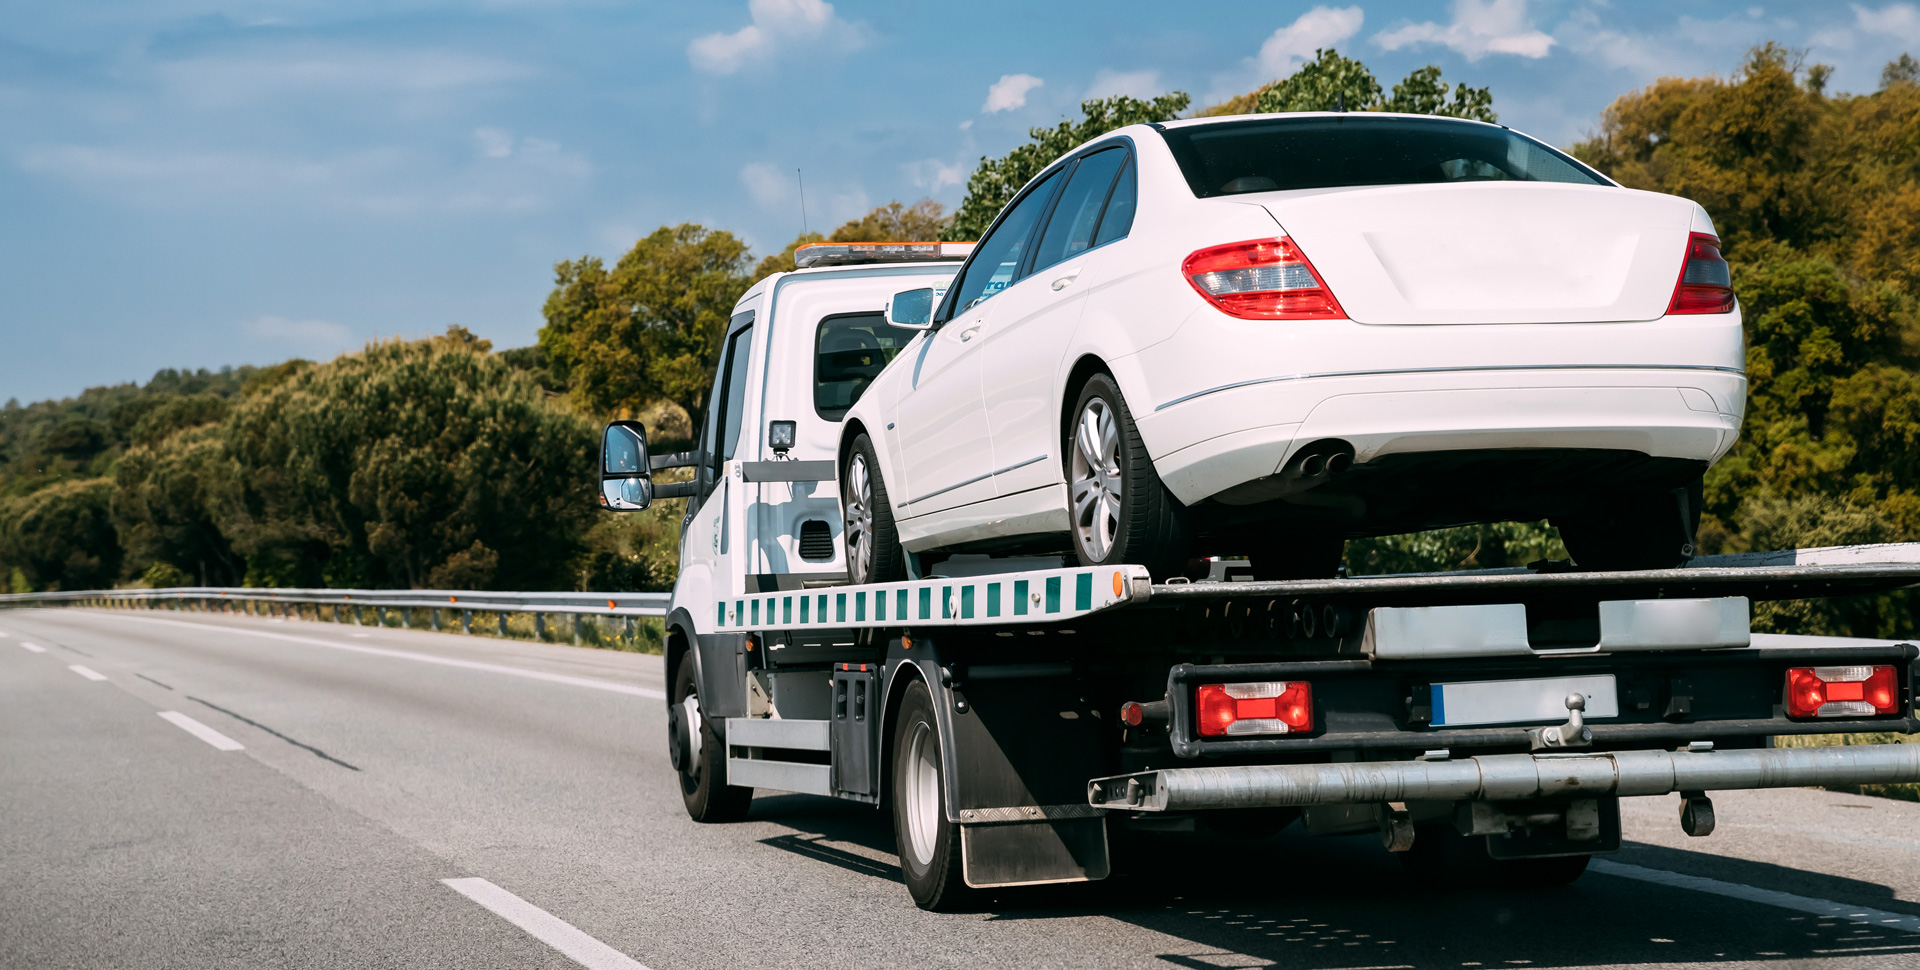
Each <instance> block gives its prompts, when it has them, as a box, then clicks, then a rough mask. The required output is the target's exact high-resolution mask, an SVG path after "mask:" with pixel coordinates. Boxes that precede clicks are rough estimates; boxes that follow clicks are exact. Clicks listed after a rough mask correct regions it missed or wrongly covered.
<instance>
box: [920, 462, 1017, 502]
mask: <svg viewBox="0 0 1920 970" xmlns="http://www.w3.org/2000/svg"><path fill="white" fill-rule="evenodd" d="M1046 460H1047V456H1046V455H1039V456H1037V457H1034V458H1029V459H1027V460H1026V461H1022V462H1015V463H1013V464H1011V465H1008V466H1007V467H1005V468H1002V469H1000V470H999V471H991V472H988V473H986V474H985V475H975V476H974V477H972V478H969V479H967V480H966V481H964V482H961V483H959V484H957V485H948V486H947V487H946V488H943V489H940V490H939V491H935V492H928V493H927V494H925V495H922V496H920V497H919V498H916V499H909V500H907V504H908V505H917V504H919V503H921V502H924V501H926V500H927V499H930V498H933V497H935V496H939V495H945V494H947V493H948V492H951V491H953V490H954V489H956V488H966V487H967V486H968V485H972V484H973V483H975V482H984V481H986V480H987V479H989V478H992V477H993V476H995V475H1005V474H1006V473H1008V472H1010V471H1013V470H1014V469H1016V468H1025V467H1027V466H1028V465H1031V464H1033V463H1034V462H1036V461H1046ZM1029 491H1031V489H1029Z"/></svg>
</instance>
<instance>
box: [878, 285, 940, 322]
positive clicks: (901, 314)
mask: <svg viewBox="0 0 1920 970" xmlns="http://www.w3.org/2000/svg"><path fill="white" fill-rule="evenodd" d="M887 322H888V323H891V324H893V325H894V326H896V327H901V328H903V329H907V330H926V329H929V328H931V327H932V326H933V287H930V286H923V287H921V288H919V289H917V290H906V291H903V292H900V293H895V294H894V295H893V299H891V300H888V301H887Z"/></svg>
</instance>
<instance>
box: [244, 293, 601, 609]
mask: <svg viewBox="0 0 1920 970" xmlns="http://www.w3.org/2000/svg"><path fill="white" fill-rule="evenodd" d="M489 349H490V348H489V346H488V345H487V343H486V341H483V340H478V339H476V338H474V337H473V336H472V335H471V334H469V333H467V332H466V331H465V330H463V329H461V328H459V327H452V328H449V330H448V332H447V334H446V335H445V336H441V337H434V338H431V339H428V340H419V341H402V340H391V341H384V342H380V343H375V344H372V345H369V346H368V347H367V349H366V350H364V351H363V352H361V353H358V354H349V355H346V356H343V357H340V358H338V359H336V360H334V361H332V362H330V363H326V364H321V365H318V366H315V367H313V368H311V369H309V370H306V371H305V372H303V373H301V374H299V375H297V376H295V377H293V378H291V379H290V380H288V381H286V382H285V383H283V384H281V385H279V386H277V387H275V388H273V389H271V390H269V391H267V392H265V393H262V394H258V395H255V396H252V397H249V398H248V399H247V400H245V401H244V402H242V403H241V404H240V405H239V406H238V407H237V408H235V410H234V412H233V414H232V415H231V417H230V418H229V419H228V420H227V422H226V423H225V424H224V425H223V427H222V430H221V440H222V444H223V445H224V448H225V450H226V452H227V454H228V455H230V456H231V460H232V466H231V468H232V472H233V474H234V475H235V476H236V477H237V478H238V488H237V492H236V499H235V500H234V501H233V502H231V503H228V504H225V505H223V506H221V507H219V508H217V509H216V517H217V520H218V522H219V524H220V529H221V533H222V534H223V535H224V536H226V537H227V538H228V540H229V541H231V542H232V543H233V546H234V548H235V550H236V551H238V552H239V553H240V554H241V555H243V556H244V557H246V559H247V562H248V574H249V579H250V581H252V582H261V583H285V584H287V585H319V584H320V582H321V581H323V580H324V581H328V582H329V584H330V585H333V584H341V585H344V584H345V582H367V583H370V584H373V585H380V586H400V587H414V588H419V587H435V588H469V587H478V588H506V589H552V588H567V587H570V586H572V585H573V583H572V578H573V577H572V576H571V575H570V572H569V568H568V564H569V563H570V562H571V561H572V560H573V558H574V557H575V556H576V554H577V553H578V551H579V548H580V536H581V534H582V532H583V531H584V530H585V528H586V524H587V523H586V520H587V518H588V517H589V516H590V515H591V514H592V509H591V507H590V503H589V496H590V490H589V488H588V484H589V483H590V482H591V481H592V480H593V478H594V476H593V462H594V460H595V455H596V451H595V444H596V442H595V438H596V435H595V429H594V428H593V427H592V426H591V425H590V424H588V423H587V422H586V421H585V420H584V419H583V418H581V417H579V416H577V415H575V414H573V413H571V412H568V411H566V410H563V409H560V408H557V407H555V406H553V405H552V404H550V403H549V402H548V401H547V399H546V396H545V395H544V394H543V393H542V392H541V390H540V387H539V385H538V384H536V383H535V382H534V381H533V380H532V379H531V378H530V377H528V376H527V375H526V374H525V373H523V372H521V371H518V370H516V369H514V368H513V367H511V366H509V365H508V364H507V363H505V362H504V361H502V360H501V359H500V358H499V357H498V356H497V355H494V354H491V353H488V350H489Z"/></svg>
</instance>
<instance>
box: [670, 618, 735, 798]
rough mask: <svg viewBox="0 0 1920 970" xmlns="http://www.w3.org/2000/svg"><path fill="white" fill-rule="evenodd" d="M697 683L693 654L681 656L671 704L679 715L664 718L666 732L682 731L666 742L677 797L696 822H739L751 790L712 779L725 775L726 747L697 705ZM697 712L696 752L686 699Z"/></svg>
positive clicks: (711, 723) (674, 680) (710, 721)
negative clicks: (675, 776) (677, 781)
mask: <svg viewBox="0 0 1920 970" xmlns="http://www.w3.org/2000/svg"><path fill="white" fill-rule="evenodd" d="M698 691H699V685H698V683H697V679H696V678H695V677H694V675H693V657H692V656H691V655H687V656H683V657H681V659H680V669H679V671H677V672H676V673H675V674H674V676H673V693H672V695H671V697H672V704H673V706H675V707H677V708H679V709H680V712H681V713H679V714H677V715H674V714H673V713H672V712H669V713H670V716H669V717H668V718H667V730H668V731H669V732H676V731H678V732H683V733H682V734H681V735H678V736H676V735H674V734H671V733H670V734H669V736H668V738H667V744H668V748H669V750H670V751H672V752H674V760H675V761H676V762H678V763H677V764H675V765H674V767H675V768H676V769H677V771H678V773H679V775H680V800H681V801H683V802H685V803H686V806H687V814H688V815H689V816H691V817H692V818H693V820H694V821H696V822H713V823H719V822H738V821H740V820H742V819H744V818H746V817H747V808H748V807H749V806H750V805H752V804H753V789H751V788H742V787H740V786H738V785H729V784H725V783H724V782H723V783H720V784H717V785H716V784H715V783H714V779H716V778H721V777H724V776H725V774H726V771H727V746H726V743H725V742H724V741H722V740H721V739H720V738H719V737H718V736H717V735H715V734H714V733H713V722H712V720H711V719H709V718H708V717H706V712H705V711H704V710H702V709H701V708H700V698H699V693H698ZM689 698H691V699H692V701H693V703H692V705H691V706H692V708H693V710H694V712H695V713H697V714H698V715H699V721H700V725H699V737H700V744H699V748H698V750H697V751H695V750H694V749H693V748H692V746H691V745H690V744H689V743H688V742H689V741H690V740H691V737H690V732H687V728H688V727H689V726H690V725H689V724H688V720H687V718H686V716H685V712H686V710H687V707H688V706H689V705H688V704H687V701H688V699H689Z"/></svg>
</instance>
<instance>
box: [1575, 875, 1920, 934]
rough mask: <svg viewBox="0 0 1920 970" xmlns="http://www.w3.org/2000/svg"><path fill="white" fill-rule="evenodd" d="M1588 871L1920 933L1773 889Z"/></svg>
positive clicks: (1900, 917) (1898, 920) (1908, 920)
mask: <svg viewBox="0 0 1920 970" xmlns="http://www.w3.org/2000/svg"><path fill="white" fill-rule="evenodd" d="M1587 869H1588V871H1590V872H1598V873H1603V874H1605V875H1609V876H1619V877H1621V878H1623V879H1638V880H1640V881H1642V882H1651V883H1658V884H1659V885H1662V886H1671V887H1673V888H1675V889H1691V890H1693V891H1694V892H1700V893H1711V894H1712V895H1715V896H1725V897H1727V898H1729V899H1740V900H1745V901H1746V902H1749V903H1762V904H1764V905H1767V906H1777V907H1779V908H1780V909H1790V910H1793V911H1795V912H1799V913H1812V914H1813V915H1815V916H1828V917H1832V918H1834V919H1844V920H1848V921H1850V922H1854V923H1864V924H1866V925H1868V926H1882V927H1885V928H1887V929H1891V930H1902V931H1905V932H1908V933H1920V916H1908V915H1907V914H1905V913H1889V912H1887V911H1886V910H1884V909H1872V908H1869V907H1866V906H1855V905H1853V904H1851V903H1836V902H1834V901H1833V900H1831V899H1818V898H1815V897H1813V896H1796V895H1794V894H1793V893H1783V892H1779V891H1777V890H1772V889H1759V888H1756V887H1754V886H1743V885H1741V884H1740V883H1737V882H1721V881H1720V880H1718V879H1708V878H1706V877H1705V876H1687V875H1682V874H1680V873H1677V872H1668V871H1666V870H1664V869H1647V868H1643V867H1641V866H1634V865H1628V864H1626V863H1624V862H1609V861H1606V860H1604V859H1595V860H1593V861H1592V862H1590V863H1588V864H1587Z"/></svg>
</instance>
